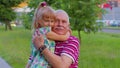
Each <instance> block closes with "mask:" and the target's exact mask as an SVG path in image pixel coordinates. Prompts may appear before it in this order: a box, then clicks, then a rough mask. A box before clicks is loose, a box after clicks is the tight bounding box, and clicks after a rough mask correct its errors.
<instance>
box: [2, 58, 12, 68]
mask: <svg viewBox="0 0 120 68" xmlns="http://www.w3.org/2000/svg"><path fill="white" fill-rule="evenodd" d="M0 68H12V67H11V66H10V65H9V64H8V63H7V62H6V61H5V60H4V59H2V58H1V57H0Z"/></svg>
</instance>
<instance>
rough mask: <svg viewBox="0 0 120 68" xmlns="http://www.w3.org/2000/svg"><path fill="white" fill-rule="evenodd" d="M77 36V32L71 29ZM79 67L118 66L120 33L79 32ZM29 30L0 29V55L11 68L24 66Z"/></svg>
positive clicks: (115, 67)
mask: <svg viewBox="0 0 120 68" xmlns="http://www.w3.org/2000/svg"><path fill="white" fill-rule="evenodd" d="M73 35H75V36H77V37H78V33H77V32H76V31H73ZM81 37H82V38H81V39H82V43H81V45H80V56H79V68H119V67H120V65H119V62H120V46H119V45H120V42H119V41H120V35H119V34H107V33H102V32H99V33H96V34H94V33H91V34H85V33H84V32H82V33H81ZM30 41H31V31H30V30H25V29H24V28H13V31H4V30H3V29H2V30H0V56H1V57H2V58H4V59H5V60H6V61H7V62H8V63H9V64H10V65H11V66H12V67H13V68H24V67H25V65H26V63H27V60H28V57H29V54H30Z"/></svg>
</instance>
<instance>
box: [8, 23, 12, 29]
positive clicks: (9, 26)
mask: <svg viewBox="0 0 120 68" xmlns="http://www.w3.org/2000/svg"><path fill="white" fill-rule="evenodd" d="M8 28H9V30H12V27H11V25H10V22H8Z"/></svg>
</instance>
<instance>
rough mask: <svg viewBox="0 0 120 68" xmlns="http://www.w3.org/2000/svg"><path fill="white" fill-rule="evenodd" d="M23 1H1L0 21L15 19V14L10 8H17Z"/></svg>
mask: <svg viewBox="0 0 120 68" xmlns="http://www.w3.org/2000/svg"><path fill="white" fill-rule="evenodd" d="M22 1H23V0H1V1H0V21H3V22H4V21H6V20H8V21H12V20H14V19H15V18H16V14H15V12H14V11H13V9H12V7H15V6H17V5H18V4H20V3H21V2H22Z"/></svg>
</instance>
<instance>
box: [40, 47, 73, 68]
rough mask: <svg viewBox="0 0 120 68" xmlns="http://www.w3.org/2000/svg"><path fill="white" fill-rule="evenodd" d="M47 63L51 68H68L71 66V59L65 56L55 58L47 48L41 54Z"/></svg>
mask: <svg viewBox="0 0 120 68" xmlns="http://www.w3.org/2000/svg"><path fill="white" fill-rule="evenodd" d="M42 54H43V55H44V56H45V58H46V59H47V61H48V62H49V63H50V64H51V65H52V67H53V68H69V67H70V65H71V64H72V59H71V58H69V57H68V56H66V55H62V56H57V55H55V54H53V53H52V52H50V51H49V50H48V49H47V48H46V49H45V50H44V51H43V52H42Z"/></svg>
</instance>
